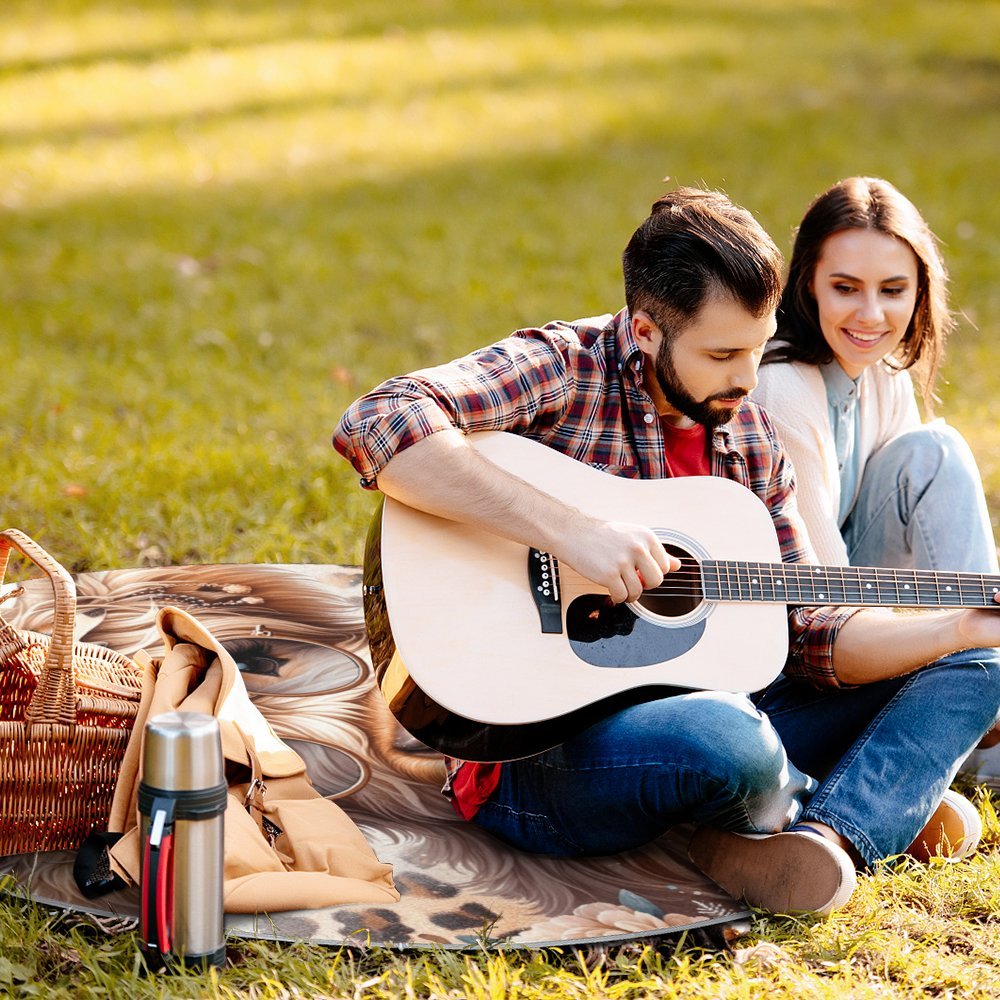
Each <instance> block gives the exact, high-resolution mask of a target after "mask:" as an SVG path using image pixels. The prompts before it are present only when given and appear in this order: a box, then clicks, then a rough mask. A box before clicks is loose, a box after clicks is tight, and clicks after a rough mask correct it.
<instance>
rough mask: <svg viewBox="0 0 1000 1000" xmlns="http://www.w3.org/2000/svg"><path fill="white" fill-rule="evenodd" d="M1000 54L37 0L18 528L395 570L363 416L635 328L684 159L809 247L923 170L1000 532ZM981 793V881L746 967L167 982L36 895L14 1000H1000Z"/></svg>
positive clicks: (695, 177)
mask: <svg viewBox="0 0 1000 1000" xmlns="http://www.w3.org/2000/svg"><path fill="white" fill-rule="evenodd" d="M998 37H1000V3H997V2H995V0H952V2H949V3H947V4H944V3H940V2H934V0H921V2H916V3H903V2H889V3H886V4H879V5H872V4H868V3H863V2H861V0H842V2H832V0H810V2H799V3H790V2H784V0H757V2H755V3H752V4H750V3H743V2H740V0H687V2H684V0H580V2H571V0H551V2H546V3H544V4H539V3H533V2H529V0H511V2H509V3H505V4H496V3H488V2H486V0H482V2H473V0H419V2H414V3H400V2H395V0H345V2H343V3H337V4H332V3H330V4H327V3H320V2H318V0H299V2H294V0H289V2H288V3H281V4H278V3H271V2H265V0H242V2H240V3H235V2H232V3H229V2H224V0H187V2H184V0H175V2H171V3H159V2H153V0H133V2H130V3H128V4H117V3H112V2H111V0H104V2H97V0H95V2H84V0H51V2H48V3H45V4H39V3H37V2H33V0H7V2H5V3H4V4H3V11H2V14H0V331H2V343H3V346H4V361H5V372H4V374H5V380H4V389H3V392H2V393H0V421H2V423H0V426H2V427H3V431H4V448H3V452H2V456H3V462H4V466H3V478H2V480H0V483H2V485H0V505H2V508H0V509H2V519H3V521H5V522H6V524H12V525H16V526H18V527H21V528H23V529H24V530H26V531H28V532H29V534H32V535H34V536H35V537H37V538H38V539H39V540H40V541H42V542H43V544H45V545H46V546H47V547H48V548H49V549H50V550H51V551H52V552H53V554H55V555H56V556H57V557H58V558H60V559H61V560H62V561H63V562H65V563H66V564H67V565H68V566H70V567H71V568H73V569H87V568H104V567H113V566H130V565H137V564H145V563H177V562H193V563H199V562H212V561H236V562H251V561H279V562H280V561H307V562H337V561H344V562H357V561H358V560H359V559H360V556H361V538H362V535H363V531H364V526H365V523H366V520H367V517H368V513H369V510H370V507H371V497H370V496H369V495H367V494H365V493H363V492H362V491H361V490H360V489H358V488H357V484H356V477H355V476H354V474H353V472H352V471H351V470H350V469H349V468H348V467H347V465H346V464H345V463H343V462H342V461H341V460H340V459H338V458H337V457H336V456H335V455H334V454H333V452H332V450H331V449H330V446H329V443H328V439H329V434H330V431H331V430H332V427H333V425H334V423H335V422H336V420H337V418H338V416H339V415H340V413H341V412H342V410H343V408H344V407H345V406H346V405H347V403H348V402H349V401H350V400H351V399H352V398H353V397H354V396H355V395H357V394H358V393H359V392H361V391H363V390H364V389H366V388H368V387H369V386H371V385H372V384H374V383H375V382H376V381H378V380H380V379H381V378H383V377H385V376H386V375H389V374H391V373H394V372H398V371H401V370H409V369H412V368H415V367H418V366H422V365H427V364H433V363H436V362H439V361H443V360H446V359H447V358H450V357H453V356H455V355H457V354H460V353H463V352H465V351H467V350H469V349H471V348H473V347H476V346H480V345H481V344H483V343H486V342H489V341H491V340H494V339H496V338H497V337H499V336H502V335H504V334H505V333H507V332H508V331H509V330H511V329H514V328H516V327H518V326H522V325H527V324H533V323H539V322H544V321H547V320H549V319H553V318H557V317H558V318H565V319H571V318H574V317H577V316H583V315H592V314H595V313H599V312H604V311H611V310H615V309H617V308H618V307H619V305H620V304H621V277H620V270H619V262H618V258H619V253H620V249H621V247H622V246H623V245H624V243H625V241H626V240H627V238H628V236H629V234H630V233H631V231H632V229H633V228H634V227H635V225H636V223H637V222H638V221H639V219H641V218H642V216H643V215H644V214H645V212H646V210H647V208H648V206H649V204H650V202H651V201H652V200H653V199H654V198H655V197H656V196H657V195H658V194H659V193H660V191H661V190H662V189H663V181H662V178H664V177H665V176H668V175H669V176H670V177H671V178H672V181H671V183H674V182H677V183H693V184H705V185H709V186H713V187H721V188H724V189H725V190H727V191H728V192H729V193H730V194H731V195H732V196H733V197H734V198H735V199H736V200H737V201H739V202H742V203H744V204H746V205H747V206H748V207H750V208H752V209H753V210H754V211H755V212H756V213H757V214H758V215H759V217H760V218H761V220H762V221H763V222H764V223H765V225H767V227H768V228H769V229H770V230H771V231H772V233H773V234H774V235H775V237H776V239H777V240H778V242H779V243H780V244H781V245H783V246H785V247H787V246H788V245H789V243H790V238H791V233H792V227H793V226H794V224H795V222H796V221H797V219H798V218H799V216H800V214H801V211H802V209H803V207H804V206H805V204H806V203H807V201H808V200H809V199H810V198H811V197H812V196H813V195H814V194H815V193H816V192H817V191H819V190H821V189H822V188H824V187H826V186H827V185H828V184H829V183H830V182H832V181H833V180H835V179H836V178H838V177H841V176H845V175H848V174H853V173H874V174H881V175H884V176H887V177H889V178H890V179H892V180H894V181H895V182H896V183H897V184H899V186H900V187H901V188H902V189H903V190H904V191H905V192H906V193H907V194H909V195H910V196H911V197H912V198H913V200H914V201H915V202H916V203H917V204H918V205H919V206H920V207H921V208H922V209H923V210H924V212H925V214H926V216H927V218H928V220H929V221H930V223H931V225H932V227H933V228H934V229H935V231H936V232H937V233H938V234H939V235H940V237H941V238H942V240H943V242H944V244H945V252H946V256H947V259H948V262H949V266H950V269H951V272H952V275H953V288H954V302H955V305H956V307H957V308H960V309H961V310H962V313H963V315H964V317H965V318H964V319H963V322H962V324H961V326H960V329H959V331H958V332H957V333H956V335H955V338H954V341H953V345H952V349H951V353H950V360H949V363H948V365H947V367H946V370H945V377H946V379H947V384H945V385H944V386H943V388H942V397H943V405H942V407H941V408H940V409H941V412H942V413H944V414H945V415H946V416H947V417H948V419H949V420H950V421H951V422H952V423H954V424H956V426H958V427H959V428H960V429H961V430H963V432H964V433H965V434H966V435H967V436H968V438H969V440H970V442H971V443H972V445H973V447H974V449H975V451H976V453H977V455H978V457H979V459H980V464H981V466H982V470H983V474H984V479H985V482H986V485H987V489H988V492H989V494H990V498H991V503H992V508H993V510H994V512H996V513H1000V431H998V427H1000V424H998V422H997V420H996V418H995V409H996V407H995V403H994V400H995V398H996V397H997V396H998V394H1000V366H998V364H997V360H996V359H997V349H996V347H995V343H996V341H997V333H998V326H1000V282H998V280H997V261H998V260H1000V202H998V201H997V199H995V198H994V197H992V191H993V190H994V188H995V186H996V178H997V176H998V175H1000V136H998V131H997V129H998V126H997V108H998V107H1000V59H998V57H997V52H996V39H997V38H998ZM982 808H983V810H984V815H985V816H986V819H987V828H988V844H987V848H986V850H984V851H983V852H981V854H980V855H979V856H978V857H977V858H976V859H974V860H973V861H972V862H971V863H970V864H963V865H956V866H938V867H935V868H931V869H925V868H919V867H917V866H912V867H904V868H903V869H900V870H898V871H895V872H891V871H886V872H880V873H877V874H875V875H873V876H871V877H867V878H865V879H863V880H862V886H861V888H860V890H859V892H858V894H857V896H856V898H855V899H854V900H853V901H852V903H851V905H850V906H849V907H848V908H847V909H846V910H845V911H844V912H843V913H841V914H838V915H836V916H834V917H833V918H831V919H830V920H826V921H816V920H788V919H767V918H763V917H761V918H759V919H757V920H756V921H755V923H754V926H753V932H752V934H751V935H750V936H749V937H747V938H746V939H744V940H742V941H740V942H737V950H736V951H735V952H733V953H732V954H720V953H715V952H707V953H703V952H701V951H699V950H698V949H697V948H693V947H692V946H691V943H690V941H688V942H682V943H681V944H680V945H679V946H676V943H674V942H672V943H669V944H668V945H667V946H666V947H665V948H664V949H663V952H662V953H660V954H657V953H656V952H653V951H641V950H638V951H628V950H627V951H623V952H620V953H616V954H613V955H611V956H608V957H607V958H606V959H604V960H598V958H597V957H595V956H593V955H590V956H574V955H572V954H564V955H562V956H555V955H514V956H510V957H492V958H487V957H485V956H481V955H479V956H477V955H472V956H461V955H450V954H440V955H430V956H427V955H422V956H416V957H413V956H411V957H406V956H399V955H386V954H381V953H379V954H369V955H360V956H359V955H352V954H350V953H346V952H344V953H341V952H333V951H329V950H324V949H318V948H308V947H304V946H303V947H295V948H276V947H274V946H271V945H267V944H258V943H255V942H236V943H234V946H233V951H232V958H233V960H234V964H233V966H232V967H231V968H229V969H227V970H226V971H225V972H224V973H222V975H221V977H220V978H219V979H218V981H217V982H215V981H207V980H204V979H200V978H199V979H195V978H192V979H190V980H189V981H174V982H172V983H171V984H170V986H169V987H166V986H162V985H161V984H160V982H159V981H157V980H150V979H147V978H143V977H142V976H141V975H140V974H139V972H138V970H137V967H136V965H135V942H134V938H132V937H130V936H129V935H124V936H120V937H105V936H103V935H96V936H95V935H94V934H92V933H88V932H86V931H85V930H84V929H83V928H81V927H73V928H67V927H66V925H65V924H62V923H58V924H57V923H54V922H53V921H54V920H55V918H53V917H51V916H50V915H48V914H47V913H46V912H45V911H42V910H40V909H38V908H35V907H33V906H30V905H27V904H25V903H24V902H23V901H22V900H20V899H19V898H18V897H17V896H16V895H11V894H9V893H8V894H6V895H5V896H4V904H3V906H2V907H0V993H5V991H6V993H7V994H10V995H31V991H32V990H35V991H36V992H37V991H42V992H44V995H46V996H54V997H59V996H67V997H69V996H73V997H78V996H82V997H95V998H96V997H98V996H107V995H109V994H110V995H113V994H120V995H123V996H124V995H127V996H137V997H140V996H160V995H176V996H204V995H218V996H227V997H228V996H232V997H243V996H247V997H250V996H253V997H285V996H295V995H302V996H325V995H329V996H351V997H353V996H356V995H364V996H371V997H394V996H431V995H434V996H449V995H450V996H472V997H493V996H523V997H535V996H538V997H549V996H551V997H556V996H581V997H582V996H609V997H611V996H613V997H616V998H631V997H645V996H663V997H669V996H703V997H755V996H760V995H765V994H766V995H773V996H776V997H779V998H780V997H810V998H811V997H826V996H829V997H838V998H839V997H843V996H852V997H867V996H879V997H883V996H925V995H940V996H947V995H949V994H952V995H963V996H969V997H980V996H982V997H987V996H996V995H1000V984H998V981H997V968H998V962H997V958H996V956H997V955H998V954H1000V940H998V933H1000V932H998V929H997V928H998V923H997V920H996V916H997V908H998V907H1000V899H998V898H997V890H996V889H995V887H996V886H997V885H1000V857H998V831H997V825H996V822H995V814H994V813H993V812H992V803H991V802H990V801H989V800H987V799H984V800H983V801H982ZM675 948H676V950H675ZM40 984H44V985H40Z"/></svg>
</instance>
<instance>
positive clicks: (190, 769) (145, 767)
mask: <svg viewBox="0 0 1000 1000" xmlns="http://www.w3.org/2000/svg"><path fill="white" fill-rule="evenodd" d="M224 781H225V769H224V765H223V759H222V738H221V736H220V734H219V723H218V721H217V720H216V719H215V717H214V716H211V715H207V714H205V713H204V712H164V713H163V714H161V715H156V716H154V717H153V718H152V719H150V720H149V721H148V722H147V723H146V732H145V744H144V746H143V752H142V782H143V784H145V785H148V786H151V787H152V788H161V789H165V790H167V791H196V790H199V789H203V788H214V787H215V786H217V785H219V784H222V783H223V782H224Z"/></svg>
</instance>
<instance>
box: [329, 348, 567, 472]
mask: <svg viewBox="0 0 1000 1000" xmlns="http://www.w3.org/2000/svg"><path fill="white" fill-rule="evenodd" d="M572 349H573V343H572V341H571V340H567V338H565V336H557V335H550V334H549V333H547V331H546V330H523V331H518V333H516V334H514V335H512V336H510V337H508V338H506V339H505V340H502V341H500V342H499V343H497V344H494V345H492V346H491V347H488V348H484V349H483V350H481V351H476V352H475V353H473V354H470V355H468V356H467V357H464V358H459V359H458V360H457V361H452V362H449V363H448V364H445V365H439V366H437V367H435V368H425V369H423V370H421V371H417V372H414V373H413V374H411V375H401V376H398V377H396V378H391V379H389V380H388V381H386V382H383V383H382V384H381V385H379V386H376V388H374V389H373V390H372V391H371V392H369V393H366V394H365V395H364V396H362V397H361V398H360V399H357V400H355V402H354V403H352V404H351V405H350V406H349V407H348V409H347V411H346V412H345V413H344V415H343V416H342V417H341V419H340V421H339V423H338V424H337V427H336V429H335V431H334V434H333V446H334V448H335V449H336V450H337V451H338V452H339V453H340V454H341V455H343V456H344V458H346V459H347V460H348V461H349V462H350V463H351V465H352V466H354V468H355V470H356V471H357V472H358V474H359V476H360V477H361V485H362V486H364V487H365V488H366V489H375V488H376V486H377V480H378V474H379V472H380V471H381V470H382V469H383V468H384V467H385V466H386V465H387V464H388V462H389V460H390V459H391V458H392V457H393V456H394V455H396V454H398V453H399V452H401V451H404V450H405V449H406V448H408V447H410V446H411V445H413V444H415V443H416V442H418V441H420V440H422V439H424V438H426V437H429V436H430V435H431V434H435V433H437V432H438V431H441V430H445V429H447V428H458V429H459V430H461V431H464V432H466V433H471V432H473V431H487V430H504V431H524V430H526V429H527V428H528V427H532V426H535V425H551V423H553V422H554V421H555V420H557V419H558V417H559V415H561V414H562V413H563V412H564V410H565V408H566V402H567V398H568V396H569V393H570V391H571V388H570V381H571V380H570V379H569V378H568V376H567V371H568V366H567V363H566V352H567V351H570V350H572Z"/></svg>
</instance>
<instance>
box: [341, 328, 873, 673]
mask: <svg viewBox="0 0 1000 1000" xmlns="http://www.w3.org/2000/svg"><path fill="white" fill-rule="evenodd" d="M644 360H645V355H644V354H643V353H642V352H641V351H640V350H639V348H638V346H637V345H636V343H635V340H634V339H633V337H632V328H631V324H630V322H629V318H628V312H627V310H624V309H623V310H622V311H621V312H620V313H618V314H617V315H616V316H610V315H607V316H600V317H596V318H594V319H585V320H577V321H576V322H574V323H563V322H556V323H549V324H548V325H547V326H544V327H541V328H540V329H529V330H518V331H517V332H516V333H514V334H512V335H511V336H510V337H507V338H506V339H505V340H501V341H500V342H499V343H497V344H494V345H492V346H491V347H486V348H483V349H482V350H480V351H476V352H475V353H473V354H470V355H468V356H467V357H465V358H460V359H459V360H457V361H453V362H451V363H449V364H446V365H440V366H438V367H436V368H426V369H424V370H422V371H418V372H414V373H413V374H412V375H402V376H399V377H398V378H392V379H389V380H388V381H387V382H384V383H382V385H380V386H378V387H376V388H375V389H373V390H372V391H371V392H370V393H368V394H367V395H365V396H363V397H362V398H361V399H359V400H357V401H356V402H355V403H353V404H352V405H351V407H350V408H349V409H348V410H347V412H346V413H345V414H344V416H343V417H342V418H341V420H340V423H339V424H338V426H337V429H336V432H335V434H334V438H333V444H334V447H335V448H336V449H337V451H339V452H340V453H341V454H342V455H343V456H344V457H345V458H347V459H348V461H350V462H351V464H352V465H353V466H354V468H355V469H356V470H357V471H358V473H359V474H360V476H361V485H362V486H364V487H365V488H367V489H374V488H376V482H377V479H378V473H379V471H380V470H381V469H382V467H383V466H384V465H385V464H386V463H387V462H388V461H389V459H390V458H392V456H393V455H395V454H396V453H397V452H398V451H402V450H403V449H404V448H407V447H409V446H410V445H411V444H414V443H415V442H417V441H419V440H421V439H422V438H425V437H427V436H428V435H430V434H433V433H434V432H435V431H438V430H443V429H444V428H448V427H458V428H460V429H461V430H463V431H466V432H472V431H513V432H515V433H518V434H523V435H524V436H525V437H529V438H533V439H534V440H536V441H540V442H542V443H543V444H546V445H548V446H549V447H550V448H555V449H556V450H557V451H561V452H563V453H564V454H566V455H569V456H571V457H572V458H575V459H578V460H579V461H581V462H586V463H587V464H588V465H592V466H595V467H597V468H599V469H604V470H606V471H608V472H612V473H614V474H616V475H620V476H626V477H629V478H632V479H663V478H665V477H666V476H667V475H668V470H667V467H666V462H665V459H664V442H663V432H662V430H661V429H660V421H659V419H658V417H657V414H656V410H655V408H654V406H653V403H652V400H650V398H649V396H648V395H647V394H646V392H645V390H644V389H643V387H642V370H643V364H644ZM711 468H712V474H713V475H716V476H722V477H724V478H726V479H733V480H735V481H736V482H738V483H740V484H742V485H743V486H746V487H747V488H749V489H751V490H753V492H754V493H756V494H757V496H759V497H760V498H761V500H763V501H764V503H765V504H766V505H767V508H768V510H769V511H770V512H771V517H772V518H773V520H774V526H775V529H776V531H777V534H778V542H779V544H780V546H781V557H782V559H783V560H784V561H785V562H815V558H814V556H813V553H812V549H811V548H810V546H809V543H808V540H807V536H806V534H805V530H804V528H803V527H802V522H801V520H800V518H799V514H798V510H797V508H796V505H795V485H794V475H793V471H792V467H791V464H790V462H789V460H788V459H787V457H786V456H785V453H784V450H783V448H782V446H781V444H780V442H779V441H778V439H777V436H776V435H775V432H774V430H773V428H772V426H771V422H770V420H769V419H768V418H767V415H766V413H765V412H764V411H763V410H761V409H760V408H759V407H758V406H757V405H756V404H755V403H754V402H753V401H752V400H747V401H746V402H744V404H743V405H742V406H741V407H740V409H739V411H738V412H737V414H736V415H735V416H734V417H733V419H732V420H731V421H729V423H727V424H724V425H723V426H721V427H718V428H716V429H715V432H714V434H713V438H712V455H711ZM852 614H854V610H848V609H843V608H829V607H826V608H808V609H806V608H795V609H792V610H790V612H789V616H788V621H789V638H790V647H789V657H788V662H787V663H786V664H785V673H787V674H789V675H792V676H798V677H801V678H803V679H805V680H808V681H810V682H811V683H813V684H815V685H816V686H817V687H830V686H833V687H839V686H840V684H839V681H838V680H837V677H836V675H835V674H834V672H833V663H832V651H833V641H834V638H835V637H836V634H837V632H838V631H839V629H840V626H841V625H842V624H843V623H844V622H845V621H846V620H847V619H848V618H849V617H850V616H851V615H852Z"/></svg>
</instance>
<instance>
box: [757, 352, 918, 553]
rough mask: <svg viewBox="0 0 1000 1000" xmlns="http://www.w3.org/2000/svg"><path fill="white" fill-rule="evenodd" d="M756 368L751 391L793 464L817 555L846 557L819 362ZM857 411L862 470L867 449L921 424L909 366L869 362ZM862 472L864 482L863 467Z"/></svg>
mask: <svg viewBox="0 0 1000 1000" xmlns="http://www.w3.org/2000/svg"><path fill="white" fill-rule="evenodd" d="M757 376H758V379H759V383H758V385H757V388H756V389H755V390H754V392H753V398H754V399H755V400H757V402H758V403H760V404H761V405H762V406H763V407H764V408H765V409H766V410H767V412H768V414H769V415H770V417H771V420H772V421H773V422H774V426H775V430H776V431H777V432H778V436H779V437H780V438H781V441H782V443H783V444H784V446H785V450H786V452H787V453H788V456H789V457H790V458H791V460H792V465H793V466H794V467H795V479H796V484H797V490H796V492H797V495H798V506H799V511H800V513H801V514H802V519H803V520H804V521H805V523H806V528H807V529H808V531H809V539H810V541H811V542H812V544H813V548H814V549H815V551H816V555H817V556H818V558H819V560H820V562H821V563H825V564H827V565H837V566H844V565H847V563H848V558H847V547H846V546H845V545H844V539H843V538H842V537H841V534H840V528H839V526H838V523H837V520H838V515H839V511H840V474H839V472H838V470H837V451H836V446H835V444H834V440H833V430H832V429H831V427H830V411H829V408H828V406H827V401H826V383H825V382H824V381H823V376H822V375H821V374H820V370H819V368H817V367H816V366H815V365H807V364H803V363H802V362H800V361H792V362H782V363H778V364H770V365H761V366H760V370H759V371H758V373H757ZM856 419H857V421H858V426H859V428H860V432H861V433H860V438H859V443H860V451H859V455H858V468H859V470H860V472H861V473H862V474H863V472H864V468H865V463H866V462H867V461H868V459H869V457H870V456H871V455H872V454H873V453H874V452H875V451H877V450H878V449H879V448H881V447H882V445H884V444H885V443H886V442H887V441H888V440H889V439H890V438H894V437H896V436H897V435H898V434H901V433H903V432H904V431H908V430H912V429H913V428H916V427H919V426H920V412H919V411H918V409H917V401H916V397H915V395H914V391H913V382H912V380H911V379H910V376H909V374H908V373H907V372H905V371H902V372H897V373H893V372H891V371H890V370H889V369H888V368H886V367H885V366H884V365H881V364H878V365H873V366H872V367H871V368H867V369H865V371H864V373H863V374H862V376H861V379H860V381H859V382H858V411H857V418H856ZM858 479H859V483H860V479H861V476H860V475H859V477H858ZM855 499H856V498H855Z"/></svg>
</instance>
